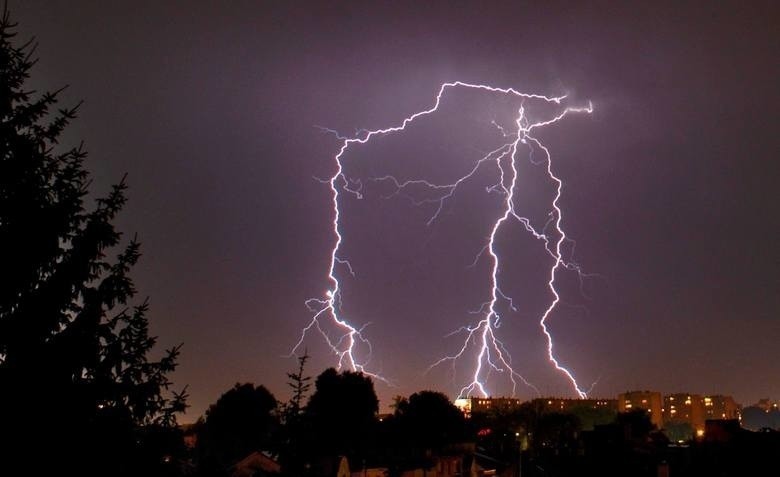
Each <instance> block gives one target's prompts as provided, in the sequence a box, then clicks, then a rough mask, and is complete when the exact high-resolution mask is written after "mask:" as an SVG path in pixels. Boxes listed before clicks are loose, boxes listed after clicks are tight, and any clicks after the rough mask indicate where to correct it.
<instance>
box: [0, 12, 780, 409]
mask: <svg viewBox="0 0 780 477" xmlns="http://www.w3.org/2000/svg"><path fill="white" fill-rule="evenodd" d="M570 3H571V2H560V3H557V2H544V6H540V5H539V4H537V5H529V4H526V3H525V2H512V3H508V2H507V3H494V4H492V6H491V5H490V4H488V3H487V2H473V3H468V2H451V3H438V2H425V3H424V4H423V2H401V3H390V2H379V3H377V2H361V3H358V2H345V3H329V2H317V3H314V2H312V3H299V2H259V1H257V2H229V3H228V2H164V3H163V2H139V1H133V2H123V3H115V2H110V6H109V5H108V4H107V3H106V2H102V1H95V2H86V1H82V2H65V1H18V0H17V1H11V2H10V8H11V11H12V15H13V17H14V18H15V19H16V20H18V21H19V23H20V26H19V32H20V37H21V38H23V39H27V38H29V37H31V36H35V37H36V38H37V39H38V41H39V43H40V45H39V47H38V50H37V55H38V56H39V57H40V61H39V63H38V65H37V66H36V67H35V69H34V70H33V79H32V80H31V85H32V86H33V87H35V88H37V89H41V90H42V89H57V88H59V87H60V86H62V85H64V84H69V85H70V88H69V89H68V90H67V91H66V93H65V94H64V96H63V98H64V100H65V102H66V103H75V102H77V101H78V100H80V99H83V100H84V105H83V107H82V108H81V112H80V118H79V119H78V120H77V121H76V122H75V123H74V124H73V126H72V127H70V129H69V130H68V132H67V137H66V138H65V139H66V140H65V142H66V143H71V144H72V143H76V142H78V141H80V140H84V142H85V144H86V146H87V149H88V150H89V152H90V157H89V159H88V161H87V167H88V169H89V170H90V171H91V172H92V176H93V179H94V180H93V184H92V190H93V192H95V193H96V194H101V193H105V192H106V191H108V189H109V185H110V184H111V183H115V182H117V181H118V180H120V179H121V177H122V175H123V174H124V173H127V174H128V179H127V181H128V183H129V185H130V191H129V202H128V205H127V206H126V208H125V210H124V212H123V213H122V214H121V216H120V218H119V219H118V226H119V228H120V229H121V230H122V231H124V232H126V234H127V235H132V234H133V233H136V232H137V233H138V235H139V238H140V239H141V241H142V244H143V249H142V250H143V254H144V255H143V258H142V260H141V262H140V263H139V265H138V266H137V267H136V268H135V271H134V277H135V280H136V284H137V287H138V289H139V293H140V295H142V296H145V295H148V296H149V297H150V303H151V312H150V319H151V320H152V332H153V334H155V335H157V336H159V344H160V346H161V347H170V346H172V345H175V344H178V343H182V342H183V343H184V348H183V352H182V356H181V359H180V367H179V369H178V370H177V371H176V373H175V374H174V376H173V379H174V381H175V383H176V385H177V386H183V385H188V386H189V388H188V389H189V394H190V404H191V406H192V407H191V409H190V411H189V413H188V414H187V416H185V418H184V419H183V420H184V421H189V420H193V419H195V418H197V416H199V415H201V414H202V413H203V412H204V411H205V409H206V408H207V406H208V405H209V404H211V403H213V402H214V401H215V400H216V399H217V398H218V397H219V395H220V394H221V393H223V392H224V391H226V390H227V389H228V388H229V387H230V386H232V384H234V383H235V382H237V381H241V382H244V381H251V382H254V383H256V384H264V385H266V386H267V387H268V388H269V389H270V390H271V391H272V392H273V393H274V394H275V395H276V397H277V398H278V399H280V400H286V399H287V398H288V397H289V393H288V390H287V388H286V386H285V384H284V383H285V380H286V376H285V373H286V372H287V371H291V370H293V369H294V368H295V366H296V362H295V360H294V358H289V357H285V356H286V355H287V354H288V353H289V352H290V349H291V348H292V346H293V345H294V344H295V343H296V341H297V340H298V338H299V335H300V330H301V328H302V327H303V326H305V325H306V324H307V323H308V322H309V320H310V319H311V313H310V312H309V311H308V310H307V308H306V306H305V301H306V299H308V298H312V297H318V298H322V297H323V294H324V292H325V290H326V289H327V288H328V286H329V283H328V280H327V273H328V266H329V259H330V256H329V254H330V250H331V248H332V246H333V243H334V240H335V237H334V236H333V232H332V226H331V224H330V223H331V221H332V219H333V217H332V210H331V199H332V196H331V191H330V189H329V188H328V186H327V185H324V184H322V183H321V182H318V181H317V180H316V178H328V177H330V176H332V175H333V174H334V172H335V163H334V159H333V158H334V155H335V154H336V153H337V152H338V150H339V147H340V142H339V140H338V139H337V138H336V137H335V136H334V135H332V134H327V133H325V132H323V131H322V130H321V129H318V128H317V127H316V126H323V127H327V128H332V129H334V130H337V131H339V132H340V133H341V134H344V135H353V134H355V133H356V131H358V130H359V129H361V128H368V129H374V128H381V127H387V126H392V125H396V124H397V123H398V122H399V121H400V120H401V119H402V118H404V117H406V116H408V115H410V114H412V113H414V112H415V111H419V110H423V109H427V108H429V107H431V106H432V104H433V101H434V99H435V95H436V92H437V90H438V88H439V86H440V84H441V83H443V82H446V81H457V80H460V81H465V82H471V83H488V84H491V85H493V86H499V87H513V88H516V89H518V90H521V91H524V92H533V93H540V94H547V95H551V96H557V95H562V94H569V100H570V101H571V104H572V105H581V104H587V101H588V100H591V101H592V102H593V105H594V108H595V111H594V112H593V114H592V115H575V116H571V117H567V118H566V119H565V120H564V121H563V122H561V123H560V124H556V125H553V126H550V127H548V128H545V129H544V130H543V131H542V132H540V133H539V135H538V136H539V138H540V139H541V140H543V142H544V143H545V144H546V145H547V146H548V147H549V148H550V151H551V153H552V155H553V164H554V165H553V167H554V168H555V172H556V173H557V175H558V176H559V177H560V178H561V179H562V180H563V181H564V183H565V186H564V189H563V196H562V198H561V200H560V205H561V208H562V209H563V210H564V218H563V220H564V222H563V223H564V227H565V229H566V231H567V234H568V235H569V236H570V237H571V238H573V239H575V240H576V253H575V255H574V259H575V260H576V262H577V263H579V264H580V265H581V266H582V267H583V270H584V271H586V272H588V273H592V274H594V276H593V277H591V278H587V279H585V280H584V281H583V284H582V287H581V289H580V287H579V284H578V283H577V280H576V279H575V278H573V277H572V276H571V275H561V281H560V283H561V291H562V296H563V298H564V303H562V304H561V306H559V307H558V308H556V310H555V312H554V313H553V315H552V316H551V317H550V320H549V324H550V329H551V331H552V333H553V335H554V336H555V339H556V352H557V355H558V357H559V358H560V359H561V361H562V362H563V363H564V364H566V365H567V366H568V367H569V368H570V369H571V370H572V371H573V372H574V373H575V375H576V376H577V378H578V380H580V382H581V384H583V385H584V386H585V387H589V386H590V384H591V383H593V382H594V381H596V385H595V388H594V390H593V392H592V394H593V395H594V396H599V397H614V396H615V395H616V394H617V393H619V392H622V391H625V390H628V389H653V390H658V391H661V392H678V391H679V392H695V393H724V394H731V395H733V396H734V397H735V398H736V399H737V400H738V401H739V402H741V403H743V404H745V405H749V404H751V403H753V402H755V401H757V400H758V399H759V398H762V397H770V398H774V399H778V398H780V379H778V374H777V363H778V360H780V346H778V343H779V342H780V316H779V315H778V311H779V310H780V281H779V280H778V268H779V266H780V247H779V246H780V192H778V187H777V185H776V184H777V182H778V180H780V163H779V159H780V147H779V146H780V135H779V134H780V131H779V130H778V126H779V125H780V122H779V121H778V111H780V94H779V93H778V86H779V85H780V62H779V61H778V51H780V34H778V25H780V7H778V6H777V3H776V2H734V3H732V4H727V3H721V2H718V3H717V5H715V4H714V2H702V3H700V4H699V5H698V6H691V5H687V6H685V7H681V6H679V5H678V3H686V4H688V3H692V2H671V3H669V4H668V5H666V6H658V5H654V4H650V3H651V2H641V3H637V4H633V5H630V4H626V3H623V2H615V3H593V4H590V5H588V6H581V7H574V6H572V5H570ZM652 3H655V2H652ZM711 3H712V4H711ZM742 3H749V4H750V5H749V6H745V5H742ZM526 105H527V106H528V114H529V115H530V116H532V117H535V118H541V117H542V116H544V115H545V114H548V113H549V110H547V109H545V108H543V107H538V106H539V104H538V103H532V102H527V103H526ZM517 106H518V104H517V103H516V102H515V103H512V102H508V101H506V99H502V98H501V97H500V96H496V95H492V96H491V95H490V94H474V93H468V92H465V91H462V90H452V91H451V92H449V93H447V95H446V96H445V98H444V100H443V105H442V111H441V113H442V114H438V115H435V116H433V115H432V116H431V117H429V118H426V119H425V121H421V122H420V123H419V125H416V127H415V128H413V129H410V130H409V131H408V134H404V135H394V136H392V137H390V136H388V137H387V138H386V139H382V140H379V141H377V142H375V143H374V142H372V143H371V145H369V146H365V147H360V148H358V147H356V148H354V150H353V149H350V152H349V153H348V154H347V155H346V157H345V164H347V165H346V166H345V168H346V172H347V174H349V175H350V176H351V177H354V178H361V179H364V180H366V179H368V178H370V177H376V176H379V175H384V174H391V173H392V174H395V175H396V176H398V177H403V178H406V179H411V178H415V177H423V178H426V179H429V180H432V181H438V182H449V181H452V180H453V179H454V178H457V177H459V176H461V175H463V174H464V173H466V172H467V171H468V168H469V167H470V164H471V165H473V163H474V161H476V160H477V159H478V158H479V157H480V156H481V155H483V154H484V153H485V152H487V151H488V150H490V149H491V144H493V145H494V146H493V147H495V145H497V143H495V140H496V138H497V137H498V133H497V130H496V129H495V127H493V126H491V124H490V123H491V121H494V120H495V121H498V122H501V123H502V124H504V125H505V126H511V115H510V114H509V113H511V112H513V111H514V110H515V109H516V107H517ZM512 108H515V109H512ZM521 162H522V163H523V164H524V167H523V169H522V171H524V172H525V173H523V174H521V177H519V179H518V181H519V182H518V190H519V191H520V192H519V196H518V200H519V201H520V202H521V203H522V204H523V205H524V207H525V208H526V209H525V210H527V211H528V214H529V216H530V217H531V218H532V219H533V220H535V221H536V223H539V221H541V222H542V223H543V221H544V213H545V211H546V210H547V209H545V206H549V201H550V192H551V187H550V184H549V183H545V182H544V180H543V178H542V176H540V175H539V174H538V173H539V168H538V167H534V166H533V165H532V164H531V163H530V162H529V161H527V160H525V158H523V161H521ZM483 172H484V173H483V174H481V175H479V177H477V179H476V180H475V182H473V183H471V184H470V185H469V186H468V187H465V188H464V189H463V190H462V191H459V192H458V193H457V194H456V195H455V196H454V197H453V199H452V200H451V201H449V202H447V203H446V205H445V207H444V209H443V212H442V215H441V217H440V219H439V220H437V221H436V222H435V223H433V224H431V225H430V226H426V224H425V221H426V220H427V218H428V217H429V216H430V215H431V213H433V212H434V210H435V206H434V207H433V208H432V207H431V205H430V204H427V205H423V206H420V207H415V206H414V205H413V204H412V203H411V202H410V201H409V200H405V199H404V198H402V197H393V198H385V196H386V195H387V193H388V189H387V187H386V186H387V184H384V185H383V184H378V183H368V182H367V183H366V185H365V190H364V199H362V200H357V199H356V198H354V197H352V196H346V195H345V196H344V198H343V209H342V213H343V222H342V232H343V234H344V237H345V238H344V244H343V249H342V250H343V254H342V255H344V256H345V258H349V260H350V262H351V264H352V266H353V267H354V269H355V272H356V276H355V278H352V277H350V276H349V275H348V274H347V273H346V271H345V270H344V269H343V268H342V269H339V270H338V273H339V274H340V277H341V279H342V287H343V310H344V313H345V315H344V316H345V317H346V318H347V319H348V320H350V321H351V322H352V323H354V324H355V325H356V326H363V325H365V324H366V323H370V325H368V326H367V327H366V328H365V330H364V333H365V336H366V337H367V338H368V339H370V340H371V342H372V343H373V346H374V352H373V355H372V358H371V361H370V362H369V364H368V368H369V369H371V370H373V371H377V372H381V373H382V375H384V376H385V377H387V378H388V379H390V380H391V381H392V382H393V383H394V386H392V387H391V386H387V385H385V384H382V383H376V390H377V393H378V395H379V397H380V400H381V401H382V407H383V408H386V407H387V406H388V405H389V404H390V403H391V398H392V396H394V395H397V394H402V395H408V394H410V393H412V392H415V391H418V390H421V389H435V390H440V391H443V392H446V393H447V394H448V395H450V396H454V395H455V394H457V392H458V390H459V389H460V387H461V385H463V384H464V381H465V382H467V381H468V380H469V378H468V376H467V375H466V371H467V369H468V366H469V365H470V364H471V363H470V362H469V361H463V362H461V365H460V366H459V367H457V368H456V371H457V373H456V375H455V376H454V377H453V374H452V369H451V368H449V367H447V366H444V367H440V368H435V369H433V370H431V371H429V372H428V373H425V370H426V369H427V367H428V366H429V365H430V364H431V363H433V362H435V361H436V360H437V359H438V358H440V357H442V356H443V355H445V354H448V353H449V354H451V353H453V352H456V351H457V350H458V349H459V347H460V346H461V345H462V342H460V341H458V340H459V338H457V337H453V336H449V337H448V336H447V334H448V333H449V332H450V331H453V330H455V329H457V328H458V327H461V326H464V325H467V324H469V323H473V322H474V321H475V320H476V319H477V317H476V315H473V314H469V313H468V312H469V311H470V310H474V309H476V308H479V305H480V304H481V303H483V302H484V301H487V299H488V295H489V291H490V290H489V285H488V281H487V279H488V274H489V265H490V262H489V260H486V259H485V258H484V257H483V259H482V260H481V261H480V262H478V263H477V265H476V266H474V267H469V265H470V264H471V263H472V262H473V260H474V257H475V255H476V254H477V253H478V252H479V250H480V249H481V248H482V247H483V246H484V244H485V238H486V236H487V235H488V234H489V226H490V223H491V221H493V220H495V217H496V214H497V213H498V212H499V207H500V197H499V196H498V195H496V194H488V193H486V192H485V187H486V186H489V185H490V184H491V183H495V181H496V177H497V176H496V173H495V169H493V170H491V169H489V168H486V169H485V170H484V171H483ZM497 244H498V248H499V249H500V250H503V251H505V253H504V255H503V258H504V260H505V262H503V263H504V268H503V269H502V280H505V283H506V284H507V285H506V287H505V289H504V291H505V292H507V293H508V294H510V295H512V297H513V298H514V299H515V303H516V304H517V308H518V310H517V311H516V312H505V313H503V314H502V326H501V328H500V329H499V330H498V333H499V336H500V337H501V338H502V339H503V340H504V343H505V345H506V347H507V348H508V349H509V351H510V352H511V353H512V356H513V359H514V364H515V369H516V370H518V371H519V372H520V373H521V374H523V376H525V377H526V378H527V379H528V380H530V381H531V382H533V383H534V384H535V385H536V386H537V387H538V388H539V390H540V391H541V393H542V394H543V395H558V396H568V397H573V396H574V393H573V390H572V388H571V386H570V385H569V384H568V382H567V381H566V380H565V379H563V378H562V376H561V375H560V374H559V373H556V372H555V371H554V369H553V368H552V366H551V365H550V364H549V363H548V362H547V361H546V357H545V342H544V336H543V335H542V333H541V330H540V329H539V325H538V317H539V313H540V312H541V311H543V310H544V307H545V306H546V304H548V303H549V301H550V299H551V296H550V293H549V291H548V290H547V288H546V273H549V266H550V258H549V256H545V255H544V254H543V253H540V248H539V243H538V242H535V241H534V240H533V239H530V238H529V236H528V235H527V234H523V233H522V230H521V228H520V227H519V226H518V225H517V224H515V225H513V226H512V227H509V228H507V230H506V232H505V233H502V235H501V236H500V238H499V240H498V242H497ZM545 267H546V268H545ZM304 347H306V348H308V351H309V353H310V354H311V355H312V360H311V362H310V365H309V366H308V371H309V373H310V374H312V375H316V374H319V372H320V371H322V370H323V369H324V368H326V367H328V366H332V365H335V364H336V360H335V358H334V357H333V356H332V355H329V354H327V353H326V349H325V346H324V343H323V340H322V339H321V337H320V336H318V335H316V334H312V335H310V337H309V338H308V339H307V340H306V342H305V343H304ZM493 378H495V379H494V381H491V383H492V382H494V385H490V386H489V389H490V390H491V392H493V393H494V394H496V395H501V394H504V395H506V394H508V393H509V392H510V389H509V388H508V387H507V386H506V382H505V380H503V378H502V377H501V376H495V375H494V376H493ZM518 396H519V397H522V398H533V397H536V393H535V392H534V391H533V390H532V389H530V388H528V387H523V386H521V387H519V388H518Z"/></svg>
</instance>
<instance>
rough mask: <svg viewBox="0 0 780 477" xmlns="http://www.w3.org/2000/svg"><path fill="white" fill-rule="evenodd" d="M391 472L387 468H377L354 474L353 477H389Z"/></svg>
mask: <svg viewBox="0 0 780 477" xmlns="http://www.w3.org/2000/svg"><path fill="white" fill-rule="evenodd" d="M389 475H390V470H389V469H387V468H386V467H376V468H371V469H363V470H359V471H356V472H352V477H388V476H389Z"/></svg>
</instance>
